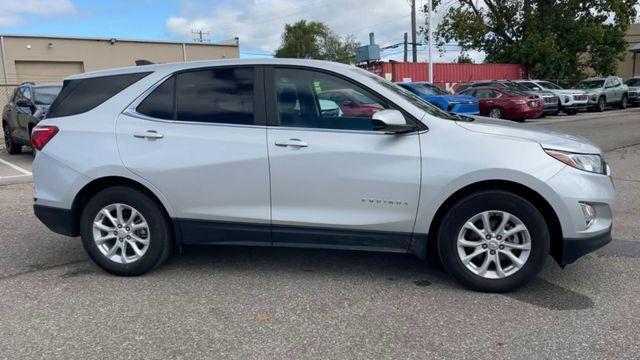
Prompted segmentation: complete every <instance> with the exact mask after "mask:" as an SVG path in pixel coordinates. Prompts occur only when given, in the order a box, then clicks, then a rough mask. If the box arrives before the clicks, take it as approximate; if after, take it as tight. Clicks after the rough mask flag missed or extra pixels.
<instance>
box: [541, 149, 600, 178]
mask: <svg viewBox="0 0 640 360" xmlns="http://www.w3.org/2000/svg"><path fill="white" fill-rule="evenodd" d="M544 151H545V152H546V153H547V154H549V156H551V157H553V158H555V159H556V160H559V161H562V162H563V163H565V164H567V165H569V166H571V167H574V168H576V169H580V170H584V171H588V172H593V173H597V174H603V175H606V174H607V165H606V163H605V162H604V160H602V157H600V155H597V154H576V153H570V152H564V151H558V150H549V149H545V150H544Z"/></svg>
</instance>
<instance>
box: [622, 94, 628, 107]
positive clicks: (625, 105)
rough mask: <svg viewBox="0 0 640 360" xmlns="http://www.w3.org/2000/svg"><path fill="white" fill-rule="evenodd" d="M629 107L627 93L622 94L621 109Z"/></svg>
mask: <svg viewBox="0 0 640 360" xmlns="http://www.w3.org/2000/svg"><path fill="white" fill-rule="evenodd" d="M626 108H627V95H626V94H625V95H622V100H620V109H623V110H624V109H626Z"/></svg>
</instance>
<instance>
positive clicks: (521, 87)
mask: <svg viewBox="0 0 640 360" xmlns="http://www.w3.org/2000/svg"><path fill="white" fill-rule="evenodd" d="M506 86H508V87H509V88H511V89H514V90H517V91H524V92H528V91H531V89H529V88H528V87H526V86H525V85H522V84H519V83H517V82H508V83H507V84H506ZM525 95H526V94H525Z"/></svg>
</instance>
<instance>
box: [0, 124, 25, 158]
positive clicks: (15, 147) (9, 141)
mask: <svg viewBox="0 0 640 360" xmlns="http://www.w3.org/2000/svg"><path fill="white" fill-rule="evenodd" d="M2 131H3V132H4V148H5V149H7V153H9V155H18V154H20V153H22V145H20V144H18V143H16V141H15V140H13V137H11V129H10V128H9V125H7V124H6V123H4V124H2Z"/></svg>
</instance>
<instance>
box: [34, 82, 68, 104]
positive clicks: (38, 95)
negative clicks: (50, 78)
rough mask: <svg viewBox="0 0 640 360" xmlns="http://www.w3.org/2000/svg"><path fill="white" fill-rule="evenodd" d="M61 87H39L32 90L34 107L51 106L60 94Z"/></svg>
mask: <svg viewBox="0 0 640 360" xmlns="http://www.w3.org/2000/svg"><path fill="white" fill-rule="evenodd" d="M61 88H62V87H61V86H41V87H37V88H34V89H33V100H34V102H35V103H36V105H51V103H53V100H55V98H56V96H58V93H60V89H61Z"/></svg>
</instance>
